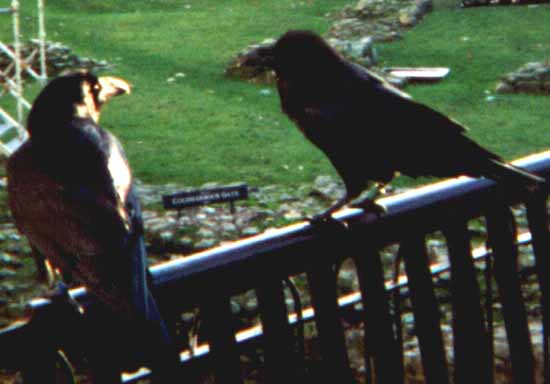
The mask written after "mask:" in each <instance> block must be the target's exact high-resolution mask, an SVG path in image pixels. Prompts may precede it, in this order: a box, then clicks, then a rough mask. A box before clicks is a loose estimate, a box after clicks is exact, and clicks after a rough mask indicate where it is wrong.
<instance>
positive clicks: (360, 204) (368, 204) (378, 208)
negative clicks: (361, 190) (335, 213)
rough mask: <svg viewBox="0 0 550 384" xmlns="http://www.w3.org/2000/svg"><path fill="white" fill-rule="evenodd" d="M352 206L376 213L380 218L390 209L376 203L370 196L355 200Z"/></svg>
mask: <svg viewBox="0 0 550 384" xmlns="http://www.w3.org/2000/svg"><path fill="white" fill-rule="evenodd" d="M350 207H354V208H361V209H363V210H364V211H365V212H370V213H374V214H375V215H376V216H377V217H378V218H381V217H382V216H385V215H386V214H387V213H388V210H387V209H386V207H384V206H383V205H380V204H378V203H376V202H375V201H374V200H372V199H370V198H366V199H362V200H358V201H354V202H352V203H351V204H350Z"/></svg>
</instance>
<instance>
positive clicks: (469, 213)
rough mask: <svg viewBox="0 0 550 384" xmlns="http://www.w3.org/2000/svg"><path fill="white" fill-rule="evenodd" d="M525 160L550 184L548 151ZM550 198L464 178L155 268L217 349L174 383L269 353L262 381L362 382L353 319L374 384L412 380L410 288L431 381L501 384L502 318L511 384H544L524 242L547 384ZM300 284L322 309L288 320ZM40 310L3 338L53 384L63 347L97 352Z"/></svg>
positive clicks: (172, 314)
mask: <svg viewBox="0 0 550 384" xmlns="http://www.w3.org/2000/svg"><path fill="white" fill-rule="evenodd" d="M515 164H516V165H520V166H522V167H525V168H527V169H528V170H530V171H532V172H535V173H538V174H540V175H542V176H545V177H550V152H545V153H541V154H537V155H533V156H530V157H527V158H524V159H522V160H519V161H517V162H515ZM547 200H548V192H547V191H546V190H541V191H537V192H534V193H530V194H527V193H526V192H524V191H521V190H519V189H518V190H514V189H512V188H503V187H501V186H498V185H496V184H495V183H494V182H492V181H489V180H485V179H479V180H473V179H469V178H466V177H462V178H458V179H453V180H448V181H444V182H440V183H437V184H432V185H428V186H425V187H421V188H418V189H415V190H412V191H410V192H406V193H403V194H399V195H396V196H392V197H387V198H383V199H380V200H378V203H380V204H382V205H383V206H385V207H386V209H387V214H386V215H384V216H383V217H380V218H379V217H377V216H375V215H372V214H365V213H363V212H362V211H361V210H359V209H348V210H343V211H340V212H338V213H337V214H335V215H334V216H335V217H336V218H337V219H338V220H339V221H341V222H343V223H345V228H344V226H339V225H334V226H330V225H327V226H326V227H325V228H314V227H312V226H311V225H310V224H308V223H299V224H295V225H291V226H288V227H285V228H281V229H277V230H273V231H269V232H267V233H264V234H261V235H258V236H254V237H251V238H247V239H244V240H240V241H237V242H234V243H230V244H227V245H224V246H220V247H217V248H213V249H209V250H206V251H204V252H199V253H196V254H194V255H191V256H188V257H184V258H179V259H176V260H173V261H170V262H167V263H163V264H160V265H156V266H154V267H152V268H151V269H150V270H151V274H152V282H153V286H154V294H155V296H156V298H157V300H158V302H159V305H160V307H161V308H162V311H163V313H164V315H165V318H166V320H167V322H168V323H169V325H174V324H175V323H176V322H177V319H180V318H181V313H182V312H185V311H190V310H194V309H196V308H199V309H200V318H201V321H202V323H203V324H204V328H205V329H207V330H208V332H207V338H206V342H204V343H202V344H199V345H198V346H196V347H194V348H192V349H189V348H186V345H182V353H181V355H180V356H181V360H182V367H183V368H182V378H181V380H175V381H174V382H186V383H188V382H193V381H192V380H191V379H190V377H194V373H193V372H195V371H198V370H201V371H203V370H211V371H212V372H213V375H214V377H215V382H216V383H242V382H243V377H242V375H243V373H242V362H241V359H240V356H241V354H243V353H248V352H250V351H258V350H260V351H261V355H262V358H261V359H260V360H261V364H260V363H258V364H259V365H260V366H261V381H262V382H267V383H287V382H290V383H292V382H308V380H311V382H315V380H320V378H322V379H323V380H325V381H326V380H328V381H331V382H338V383H352V382H357V381H356V380H357V377H356V376H357V372H354V371H353V370H352V368H351V365H350V359H349V358H348V348H347V346H346V340H345V336H344V334H345V329H344V327H343V325H342V322H341V319H342V318H343V317H344V318H346V319H348V320H349V318H351V317H353V318H354V319H355V320H354V321H355V322H359V323H360V324H362V329H363V330H364V343H363V349H364V366H365V372H364V373H363V376H364V377H365V380H366V382H368V383H370V382H377V383H403V382H405V376H406V372H405V365H404V356H403V354H404V352H403V324H402V321H401V320H402V311H401V308H402V302H403V300H404V298H403V296H402V295H397V294H392V292H400V291H401V290H402V289H406V290H407V294H406V296H407V297H408V298H407V300H409V301H410V307H411V309H410V310H411V311H412V313H413V315H414V334H415V336H416V338H417V340H418V347H419V352H420V356H421V361H422V367H423V377H424V380H425V382H426V383H437V384H440V383H449V382H455V383H468V382H475V383H493V382H496V381H495V380H496V379H495V371H494V349H493V338H492V337H493V335H492V333H493V327H494V318H495V317H498V318H502V322H503V324H504V327H505V329H506V334H507V339H508V344H509V351H510V354H509V361H510V365H511V373H510V374H511V375H512V377H513V382H515V383H522V384H523V383H534V382H535V371H536V369H537V368H536V367H535V357H534V352H533V345H532V343H531V337H530V333H529V327H528V313H527V310H526V308H525V303H524V300H523V297H522V286H521V282H520V277H519V269H518V244H531V246H532V249H533V254H534V259H535V260H536V262H535V263H534V265H533V266H531V267H532V268H531V269H533V270H534V271H535V272H536V276H537V284H538V288H539V291H540V304H539V306H538V307H539V308H540V311H539V312H540V316H541V318H542V324H543V325H544V331H543V356H542V361H543V362H544V364H543V367H541V369H540V370H541V371H543V376H544V377H545V383H547V382H548V380H549V379H546V377H549V373H550V370H549V353H548V329H549V328H548V321H549V319H550V317H549V316H550V313H549V309H548V305H547V304H546V300H547V298H548V297H549V296H548V294H549V283H548V278H547V276H550V270H549V269H550V266H549V264H548V262H546V260H545V259H546V257H547V254H548V252H549V251H550V235H549V232H548V231H549V228H548V224H549V223H548V206H547ZM517 204H523V205H525V206H526V214H527V223H528V224H527V227H528V229H529V232H526V233H521V234H519V235H518V233H517V228H516V223H515V218H514V216H513V214H512V212H511V208H510V207H511V206H513V205H517ZM480 217H483V218H484V219H485V222H486V230H487V237H488V238H487V248H484V247H483V246H482V247H479V248H477V249H472V242H471V238H470V231H469V228H468V223H469V222H470V220H472V219H476V218H480ZM436 231H439V232H442V233H443V236H444V238H445V243H446V246H447V249H448V260H447V261H444V262H441V263H439V264H437V265H430V263H429V261H428V257H427V250H426V236H427V235H429V234H432V233H434V232H436ZM390 245H394V246H395V245H398V248H399V250H398V252H397V253H398V254H397V256H398V258H399V260H402V262H403V265H404V267H405V268H404V269H405V274H404V275H402V276H401V277H400V279H396V280H395V281H388V280H387V273H385V271H384V268H383V264H382V258H381V250H382V249H384V248H385V247H387V246H390ZM486 257H491V260H492V263H490V264H488V265H489V266H490V267H491V269H490V272H491V273H489V274H486V275H485V276H486V280H484V281H483V285H485V287H480V280H482V279H481V278H480V276H479V274H480V273H479V271H478V269H476V267H475V265H474V264H475V262H476V261H477V260H482V259H484V258H486ZM344 259H352V260H353V262H354V265H355V268H356V271H357V276H358V281H359V287H360V289H359V291H358V292H354V293H351V294H348V295H343V296H341V297H340V296H339V294H338V286H337V274H338V266H339V265H340V264H341V262H342V260H344ZM441 273H448V274H449V275H450V284H449V291H450V305H451V311H452V331H453V332H452V336H453V337H452V340H453V343H452V348H451V349H452V356H453V358H452V361H449V359H448V358H447V356H448V353H447V352H446V350H447V349H448V347H447V346H446V345H445V343H444V340H443V336H442V330H441V313H442V304H441V303H440V302H439V301H438V298H437V296H436V288H434V275H436V274H441ZM296 275H303V276H305V279H306V280H307V287H308V288H307V295H308V297H309V298H310V302H311V306H310V307H309V306H308V307H307V308H305V309H303V311H302V310H300V315H301V316H297V313H295V312H293V311H289V309H288V306H287V302H286V300H285V295H284V292H285V286H284V283H283V282H284V281H285V280H287V279H288V277H289V276H296ZM493 280H494V282H495V283H496V284H495V286H496V288H497V296H498V299H499V301H500V308H502V309H501V312H500V314H499V315H498V316H494V313H493V312H494V308H493V297H492V285H493V284H492V281H493ZM482 288H485V289H484V290H482ZM249 290H254V291H255V292H256V297H257V300H258V314H259V323H258V324H256V325H253V326H251V327H248V328H246V327H245V328H243V329H239V327H238V326H237V325H236V321H235V320H236V319H235V316H234V315H233V314H232V312H231V304H230V300H231V297H232V296H235V295H238V294H240V293H242V292H245V291H249ZM71 295H72V296H73V297H74V298H75V299H76V300H78V301H79V302H80V303H82V304H83V305H84V306H86V302H87V300H88V298H87V296H86V293H85V290H84V289H82V288H80V289H74V290H71ZM358 305H359V309H358ZM29 308H30V312H31V313H32V314H33V316H32V317H31V320H30V321H27V322H21V323H19V324H15V325H14V326H12V327H11V328H9V329H6V330H4V331H2V332H1V333H0V346H1V347H0V368H11V369H20V370H22V371H23V372H27V374H26V376H25V374H24V377H26V378H28V381H29V382H30V381H32V379H33V378H35V377H37V376H38V377H40V380H41V381H40V382H42V383H48V382H55V379H54V377H55V361H56V360H58V355H57V352H56V351H58V350H63V351H65V352H66V354H67V355H68V356H70V355H71V354H76V355H81V354H84V355H85V354H86V351H85V350H84V351H83V350H82V346H81V345H80V343H79V332H80V331H81V330H80V328H79V327H80V326H79V321H80V320H79V316H75V314H71V313H68V312H67V311H66V309H65V308H64V307H63V306H57V305H56V303H52V302H51V301H50V300H48V299H36V300H34V301H32V302H31V303H30V305H29ZM289 312H291V313H289ZM346 313H348V314H349V313H352V314H353V316H351V317H350V316H348V315H346ZM304 321H311V322H312V324H314V327H315V330H316V334H317V340H318V343H319V344H318V351H317V353H316V357H311V356H309V355H308V356H307V357H306V356H304V351H303V348H298V347H297V340H296V335H295V328H296V326H299V325H302V323H303V322H304ZM350 321H351V320H350ZM298 328H299V327H298ZM25 346H26V347H28V348H24V347H25ZM31 346H32V347H31ZM15 351H21V352H15ZM109 358H112V356H110V357H109ZM315 361H317V362H319V361H320V362H321V363H317V364H315ZM140 364H141V365H144V366H147V362H134V364H133V365H132V367H134V368H135V367H137V366H139V365H140ZM449 367H451V368H449ZM38 372H39V373H38ZM148 374H149V372H148V371H147V370H146V369H142V370H140V371H138V372H137V373H133V374H125V375H124V376H123V378H124V379H123V380H124V382H136V381H137V380H138V379H140V378H143V377H146V376H147V375H148Z"/></svg>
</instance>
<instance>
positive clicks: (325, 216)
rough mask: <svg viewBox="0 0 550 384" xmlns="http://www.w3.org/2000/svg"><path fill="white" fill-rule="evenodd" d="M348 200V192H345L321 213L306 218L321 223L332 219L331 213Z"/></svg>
mask: <svg viewBox="0 0 550 384" xmlns="http://www.w3.org/2000/svg"><path fill="white" fill-rule="evenodd" d="M348 201H349V197H348V194H347V193H346V194H345V195H344V196H343V197H342V198H340V199H339V200H338V201H337V202H336V203H334V204H333V205H331V206H330V207H328V208H327V209H326V210H324V211H323V212H321V213H318V214H317V215H315V216H313V217H311V218H309V219H308V220H309V221H310V222H312V223H321V222H325V221H329V220H332V219H333V218H332V214H333V213H334V212H336V211H337V210H339V209H340V208H342V207H343V206H344V205H346V204H347V203H348Z"/></svg>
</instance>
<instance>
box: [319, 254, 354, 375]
mask: <svg viewBox="0 0 550 384" xmlns="http://www.w3.org/2000/svg"><path fill="white" fill-rule="evenodd" d="M328 250H330V248H329V249H328ZM325 252H326V250H325ZM323 256H325V255H323V253H320V254H319V263H318V264H317V265H316V266H315V267H312V269H311V270H309V271H308V282H309V288H310V293H311V300H312V304H313V308H314V310H315V323H316V325H317V331H318V334H319V342H320V346H321V355H322V358H323V368H324V369H323V372H322V376H320V377H321V378H322V377H324V378H325V379H327V382H333V383H343V384H344V383H355V379H354V378H353V374H352V372H351V367H350V364H349V359H348V355H347V348H346V343H345V339H344V330H343V327H342V324H341V322H340V317H339V313H338V312H339V310H338V298H337V290H336V272H335V270H334V266H333V264H329V263H327V262H323V260H322V258H323ZM316 374H319V372H317V373H316Z"/></svg>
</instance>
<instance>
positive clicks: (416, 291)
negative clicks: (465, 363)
mask: <svg viewBox="0 0 550 384" xmlns="http://www.w3.org/2000/svg"><path fill="white" fill-rule="evenodd" d="M399 254H400V257H402V260H404V261H405V270H406V272H407V277H408V279H409V289H410V293H411V301H412V307H413V312H414V320H415V325H416V333H417V337H418V344H419V346H420V354H421V356H422V367H423V369H424V377H425V379H426V383H427V384H443V383H449V373H448V368H447V360H446V354H445V347H444V344H443V337H442V335H441V323H440V319H441V314H440V312H439V307H438V304H437V300H436V297H435V292H434V285H433V281H432V276H431V273H430V269H429V265H428V256H427V254H426V246H425V243H424V235H422V234H417V235H416V236H414V235H411V236H410V237H409V238H407V239H405V240H403V241H402V243H401V246H400V247H399Z"/></svg>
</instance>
